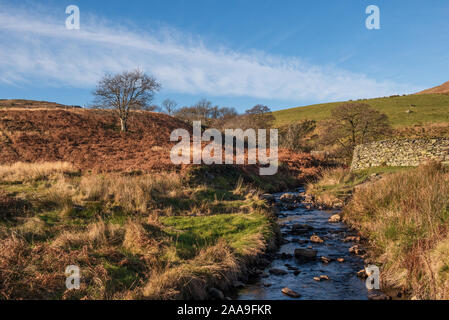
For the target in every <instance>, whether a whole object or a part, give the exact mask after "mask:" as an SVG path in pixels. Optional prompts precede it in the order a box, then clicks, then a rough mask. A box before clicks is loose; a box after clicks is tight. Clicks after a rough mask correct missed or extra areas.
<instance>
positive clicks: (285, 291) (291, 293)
mask: <svg viewBox="0 0 449 320" xmlns="http://www.w3.org/2000/svg"><path fill="white" fill-rule="evenodd" d="M281 292H282V293H283V294H285V295H286V296H289V297H292V298H299V297H301V295H300V294H299V293H297V292H295V291H293V290H292V289H290V288H287V287H285V288H284V289H282V290H281Z"/></svg>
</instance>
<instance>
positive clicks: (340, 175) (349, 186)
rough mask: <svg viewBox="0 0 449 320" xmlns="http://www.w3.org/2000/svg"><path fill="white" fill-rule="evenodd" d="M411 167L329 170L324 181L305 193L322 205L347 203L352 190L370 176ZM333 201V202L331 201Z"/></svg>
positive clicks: (309, 186)
mask: <svg viewBox="0 0 449 320" xmlns="http://www.w3.org/2000/svg"><path fill="white" fill-rule="evenodd" d="M410 169H412V167H386V166H385V167H372V168H367V169H363V170H356V171H352V172H350V171H349V170H346V171H342V169H337V170H330V171H329V172H328V173H326V174H325V177H324V179H321V180H318V181H317V182H315V183H311V184H309V185H308V187H307V192H308V193H309V194H311V195H313V196H314V197H315V199H316V200H317V201H318V202H319V203H321V202H323V204H327V205H330V204H331V203H325V202H326V201H323V200H322V199H331V202H332V201H334V202H335V203H338V202H341V201H342V202H343V203H344V202H345V201H347V200H348V199H349V198H350V196H351V195H352V193H353V192H354V188H355V187H356V186H358V185H360V184H362V183H365V182H366V181H368V180H369V179H370V178H371V176H372V175H374V174H380V175H382V176H383V175H387V174H391V173H395V172H401V171H406V170H410ZM332 199H333V200H332Z"/></svg>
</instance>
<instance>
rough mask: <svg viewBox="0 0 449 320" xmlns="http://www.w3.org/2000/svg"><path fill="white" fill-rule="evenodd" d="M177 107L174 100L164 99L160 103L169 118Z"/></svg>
mask: <svg viewBox="0 0 449 320" xmlns="http://www.w3.org/2000/svg"><path fill="white" fill-rule="evenodd" d="M177 106H178V104H177V103H176V101H174V100H170V99H165V100H164V101H163V102H162V107H163V108H164V110H165V111H166V112H167V114H168V115H170V116H172V115H173V114H174V113H175V112H176V109H177Z"/></svg>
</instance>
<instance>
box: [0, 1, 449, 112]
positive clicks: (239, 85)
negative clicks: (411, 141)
mask: <svg viewBox="0 0 449 320" xmlns="http://www.w3.org/2000/svg"><path fill="white" fill-rule="evenodd" d="M371 4H373V5H377V6H378V7H379V8H380V17H381V29H380V30H368V29H366V27H365V19H366V18H367V16H368V15H367V14H365V8H366V7H367V6H368V5H371ZM68 5H77V6H78V7H79V8H80V12H81V29H80V30H67V29H66V28H65V19H66V17H67V15H66V13H65V8H66V7H67V6H68ZM448 31H449V2H448V1H446V0H441V1H439V0H432V1H431V2H430V1H429V2H426V1H414V0H408V1H405V0H394V1H391V0H388V1H380V0H373V1H364V0H338V1H330V0H327V1H322V0H314V1H309V0H308V1H300V0H278V1H274V0H273V1H271V0H257V1H255V0H240V1H237V0H226V1H225V0H188V1H187V0H184V1H181V0H128V1H119V0H109V1H90V0H82V1H75V0H70V1H61V0H51V1H37V0H34V1H22V2H21V3H20V4H17V1H4V0H0V98H26V99H37V100H49V101H56V102H60V103H65V104H77V105H84V104H88V103H90V102H91V101H92V96H91V92H92V90H93V88H94V87H95V83H96V81H97V80H98V79H99V77H101V75H102V74H104V73H105V72H120V71H122V70H126V69H133V68H136V67H139V68H142V69H144V70H145V71H146V72H148V73H151V74H153V75H154V76H155V77H156V78H158V79H159V80H160V82H161V83H162V86H163V89H162V91H161V92H160V93H159V94H157V96H156V99H155V101H154V102H155V103H157V104H160V103H161V101H162V100H163V99H165V98H172V99H175V100H176V101H177V102H178V103H179V105H190V104H193V103H194V102H195V101H197V100H199V99H201V98H207V99H209V100H211V101H212V102H213V103H214V104H218V105H221V106H230V107H236V108H237V109H238V110H239V111H244V110H245V109H248V108H249V107H251V106H253V105H254V104H257V103H262V104H266V105H268V106H270V107H271V108H272V109H273V110H277V109H282V108H285V107H293V106H300V105H307V104H311V103H320V102H329V101H340V100H346V99H357V98H367V97H377V96H385V95H390V94H405V93H412V92H415V91H417V90H420V89H424V88H428V87H432V86H435V85H438V84H441V83H443V82H445V81H448V80H449V32H448Z"/></svg>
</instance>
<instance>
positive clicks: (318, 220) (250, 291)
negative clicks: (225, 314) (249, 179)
mask: <svg viewBox="0 0 449 320" xmlns="http://www.w3.org/2000/svg"><path fill="white" fill-rule="evenodd" d="M302 191H303V190H298V192H302ZM283 194H284V193H279V194H274V197H275V201H276V203H277V205H278V206H279V207H280V208H282V202H281V201H280V197H281V196H282V195H283ZM335 213H337V212H335V211H334V212H330V211H321V210H310V209H309V210H308V209H307V208H306V207H305V205H304V204H300V205H299V207H297V208H294V209H292V210H287V209H285V208H284V209H281V210H280V212H279V215H278V223H279V225H280V227H281V232H282V235H283V238H284V239H286V240H287V241H288V243H285V244H283V245H281V247H280V248H279V252H278V254H277V255H276V256H277V257H276V258H275V260H274V261H273V262H272V264H271V265H270V266H268V267H267V269H266V270H264V276H265V277H264V276H262V277H260V278H259V279H258V280H257V281H256V282H255V283H253V284H250V285H248V286H246V287H245V288H244V289H241V290H240V291H239V299H240V300H253V299H257V300H282V299H286V300H288V299H293V298H290V297H288V296H286V295H284V294H283V293H282V292H281V290H282V289H283V288H285V287H288V288H290V289H292V290H293V291H295V292H297V293H299V294H300V295H301V297H300V298H299V299H304V300H366V299H367V294H368V291H367V288H366V286H365V281H364V280H362V279H360V278H358V277H357V272H358V271H359V270H361V269H363V267H364V263H363V260H362V259H361V258H360V257H358V256H355V255H353V254H351V253H349V248H350V247H351V246H353V245H354V243H352V242H344V241H343V239H344V238H346V237H347V236H353V235H354V234H353V233H352V232H351V231H350V230H349V229H348V227H347V226H346V225H345V224H343V223H330V222H328V219H329V217H330V216H331V215H332V214H335ZM295 224H301V225H307V226H308V229H309V230H307V232H305V233H303V234H300V235H295V234H292V233H291V228H292V226H293V225H295ZM312 235H317V236H319V237H320V238H321V239H323V240H324V242H323V243H312V242H310V237H311V236H312ZM298 248H306V249H307V248H308V249H314V250H317V251H318V254H317V258H316V259H313V260H311V261H299V260H297V259H296V258H295V257H294V254H293V253H294V250H295V249H298ZM282 253H285V254H284V255H282ZM289 255H293V257H291V256H289ZM322 256H324V257H327V258H331V259H332V261H331V262H330V263H324V262H322V260H321V257H322ZM338 258H343V259H344V261H343V262H338V261H337V259H338ZM289 267H290V268H289ZM273 268H276V269H282V270H284V271H286V272H287V274H284V275H275V274H270V272H269V271H270V269H273ZM295 268H297V269H298V270H299V271H300V273H299V274H298V272H296V274H297V275H295V274H294V270H293V269H295ZM289 269H290V270H289ZM321 275H326V276H328V277H329V280H322V281H316V280H314V277H320V276H321Z"/></svg>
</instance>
